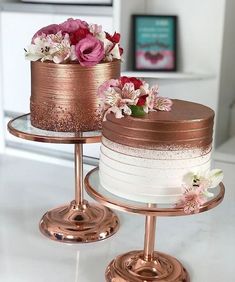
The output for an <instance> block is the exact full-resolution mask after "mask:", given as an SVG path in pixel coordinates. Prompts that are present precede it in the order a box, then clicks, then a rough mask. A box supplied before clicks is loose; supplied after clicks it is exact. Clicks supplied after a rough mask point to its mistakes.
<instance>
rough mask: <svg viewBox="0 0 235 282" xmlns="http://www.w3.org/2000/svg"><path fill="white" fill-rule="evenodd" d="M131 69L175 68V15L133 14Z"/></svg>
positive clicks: (154, 69) (167, 69) (171, 69)
mask: <svg viewBox="0 0 235 282" xmlns="http://www.w3.org/2000/svg"><path fill="white" fill-rule="evenodd" d="M132 20H133V51H134V56H133V69H134V70H135V71H161V72H162V71H166V72H167V71H168V72H171V71H172V72H174V71H176V70H177V16H172V15H169V16H167V15H133V18H132Z"/></svg>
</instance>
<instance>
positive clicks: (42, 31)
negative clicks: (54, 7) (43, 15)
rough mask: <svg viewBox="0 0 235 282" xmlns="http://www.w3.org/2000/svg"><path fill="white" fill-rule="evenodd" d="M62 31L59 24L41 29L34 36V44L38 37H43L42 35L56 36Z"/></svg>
mask: <svg viewBox="0 0 235 282" xmlns="http://www.w3.org/2000/svg"><path fill="white" fill-rule="evenodd" d="M59 31H60V26H59V25H58V24H50V25H48V26H45V27H43V28H41V29H39V30H38V31H37V32H36V33H35V34H34V36H33V38H32V43H34V40H35V38H36V37H38V36H40V35H42V34H45V35H48V34H56V33H57V32H59Z"/></svg>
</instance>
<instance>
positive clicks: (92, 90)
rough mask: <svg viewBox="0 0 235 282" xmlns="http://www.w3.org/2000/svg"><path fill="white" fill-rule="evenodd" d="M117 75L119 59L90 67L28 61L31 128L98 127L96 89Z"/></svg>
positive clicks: (63, 129)
mask: <svg viewBox="0 0 235 282" xmlns="http://www.w3.org/2000/svg"><path fill="white" fill-rule="evenodd" d="M119 76H120V61H119V60H116V61H113V62H106V63H100V64H98V65H96V66H94V67H82V66H81V65H79V64H76V63H74V64H71V63H70V64H54V63H50V62H43V63H42V62H31V84H32V86H31V99H30V109H31V123H32V125H33V126H35V127H38V128H41V129H45V130H52V131H64V132H69V131H70V132H77V131H90V130H97V129H99V128H101V114H100V112H99V102H98V96H97V89H98V87H99V86H100V85H101V84H102V83H103V82H105V81H106V80H109V79H111V78H114V79H116V78H119Z"/></svg>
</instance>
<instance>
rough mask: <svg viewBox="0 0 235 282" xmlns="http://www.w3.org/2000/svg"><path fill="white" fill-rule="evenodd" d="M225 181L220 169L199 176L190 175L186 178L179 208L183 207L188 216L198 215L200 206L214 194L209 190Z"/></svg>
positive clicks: (178, 204)
mask: <svg viewBox="0 0 235 282" xmlns="http://www.w3.org/2000/svg"><path fill="white" fill-rule="evenodd" d="M222 179H223V172H222V170H220V169H213V170H211V171H207V172H203V173H202V172H201V173H198V174H195V173H191V172H190V173H188V174H186V175H185V176H184V185H183V196H182V198H181V199H180V201H179V202H178V203H177V205H176V206H177V207H183V208H184V212H185V213H186V214H191V213H198V212H199V210H200V206H201V205H203V204H204V203H205V202H206V201H207V199H208V198H210V197H213V196H214V194H213V193H211V192H209V191H208V189H211V188H215V187H216V186H217V185H218V184H219V183H220V182H221V181H222Z"/></svg>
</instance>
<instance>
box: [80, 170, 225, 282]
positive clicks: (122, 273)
mask: <svg viewBox="0 0 235 282" xmlns="http://www.w3.org/2000/svg"><path fill="white" fill-rule="evenodd" d="M85 186H86V190H87V192H88V194H89V195H90V196H91V197H93V198H94V199H95V200H97V201H98V202H100V203H102V204H103V205H105V206H107V207H110V208H114V209H117V210H120V211H123V212H131V213H137V214H142V215H145V216H146V221H145V242H144V250H137V251H131V252H128V253H125V254H122V255H120V256H118V257H116V258H115V259H114V260H113V261H112V262H111V263H110V264H109V265H108V267H107V269H106V272H105V277H106V281H107V282H150V281H151V282H155V281H158V282H189V281H190V278H189V274H188V272H187V270H186V269H185V268H184V266H183V265H182V264H181V263H180V262H179V261H178V260H177V259H176V258H174V257H172V256H169V255H166V254H163V253H160V252H156V251H154V243H155V231H156V218H157V216H181V215H186V214H185V213H184V210H183V208H176V207H174V206H169V205H168V206H167V205H156V204H145V203H140V202H134V201H129V200H126V199H123V198H120V197H117V196H115V195H113V194H111V193H109V192H108V191H107V190H105V189H104V188H103V187H102V186H101V184H100V181H99V170H98V168H96V169H94V170H92V171H91V172H89V173H88V174H87V176H86V178H85ZM213 191H214V192H215V195H214V197H213V198H212V199H211V200H210V201H208V202H206V203H205V204H204V205H202V206H201V207H200V211H199V212H200V213H201V212H204V211H208V210H210V209H212V208H214V207H216V206H217V205H218V204H219V203H220V202H221V201H222V200H223V197H224V193H225V188H224V185H223V184H222V183H220V185H219V186H218V187H217V188H215V189H214V190H213Z"/></svg>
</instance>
